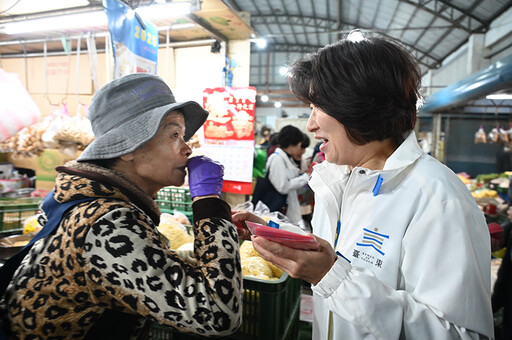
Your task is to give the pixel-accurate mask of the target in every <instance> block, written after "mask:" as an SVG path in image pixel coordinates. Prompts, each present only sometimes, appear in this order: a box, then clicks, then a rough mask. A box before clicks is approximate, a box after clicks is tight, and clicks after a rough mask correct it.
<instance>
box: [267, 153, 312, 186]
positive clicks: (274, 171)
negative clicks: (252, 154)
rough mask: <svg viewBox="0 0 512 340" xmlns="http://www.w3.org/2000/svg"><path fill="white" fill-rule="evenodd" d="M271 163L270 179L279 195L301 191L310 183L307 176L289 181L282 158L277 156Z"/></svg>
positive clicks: (303, 175)
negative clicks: (300, 189) (296, 190)
mask: <svg viewBox="0 0 512 340" xmlns="http://www.w3.org/2000/svg"><path fill="white" fill-rule="evenodd" d="M269 161H271V163H270V166H269V168H268V170H267V171H268V172H269V174H268V179H269V180H270V182H271V183H272V185H273V186H274V188H276V190H277V191H278V192H279V193H281V194H283V195H285V194H288V193H289V192H290V190H295V189H299V188H300V187H302V186H303V185H306V184H307V183H308V178H309V176H308V175H307V174H302V175H300V176H297V177H295V178H292V179H289V178H288V174H287V172H288V169H287V168H286V163H285V161H284V160H283V159H282V158H281V157H280V156H278V155H276V156H274V158H272V160H270V159H269Z"/></svg>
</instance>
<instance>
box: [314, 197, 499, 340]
mask: <svg viewBox="0 0 512 340" xmlns="http://www.w3.org/2000/svg"><path fill="white" fill-rule="evenodd" d="M436 206H437V207H431V208H432V209H430V211H428V213H424V214H423V216H422V217H421V218H420V219H418V220H417V221H412V223H415V224H416V225H415V226H414V231H413V232H411V230H409V231H408V232H407V233H406V235H405V236H404V238H403V240H402V244H403V248H402V254H403V256H402V262H401V263H400V268H399V270H400V272H401V273H402V276H403V277H402V280H403V287H404V289H401V290H397V289H394V288H392V287H390V286H388V285H386V284H384V283H383V282H381V281H380V280H379V279H378V278H377V277H376V276H375V275H374V274H373V273H372V272H371V271H369V270H368V269H365V268H362V267H356V266H351V264H350V263H348V262H347V261H345V260H344V259H342V258H341V257H338V259H337V261H336V262H335V264H334V266H333V267H332V268H331V270H330V271H329V272H328V273H327V274H326V275H325V276H324V277H323V278H322V280H321V281H320V282H319V283H318V284H317V285H316V286H314V287H313V292H314V293H315V294H318V295H319V296H321V297H322V298H323V299H324V301H325V303H326V305H327V307H328V309H329V310H331V311H332V312H333V313H335V314H336V315H338V316H340V317H341V318H343V319H345V320H347V321H348V322H350V323H351V324H352V325H353V326H354V327H356V328H359V329H361V330H362V331H363V332H367V333H371V334H373V335H374V336H375V337H376V338H377V339H398V338H401V336H405V338H407V339H413V338H416V337H417V336H418V334H421V337H422V338H424V339H436V340H439V339H441V340H442V339H489V338H492V337H493V329H492V312H491V310H490V292H489V290H490V287H489V286H490V284H489V281H490V270H489V271H488V270H487V269H488V268H487V261H489V263H490V249H489V250H488V249H487V248H488V247H489V244H490V243H489V236H488V232H487V230H484V229H483V228H482V227H481V226H480V224H481V217H480V216H477V213H480V212H479V211H477V212H475V213H471V212H470V211H468V210H467V209H464V207H463V206H461V204H460V202H458V203H457V202H456V203H454V202H443V203H442V204H439V205H436ZM436 209H437V211H436ZM439 214H442V215H439ZM439 216H445V217H444V218H439ZM484 226H485V224H484ZM411 228H412V227H409V229H411ZM486 232H487V235H486V234H485V233H486ZM487 257H489V259H487ZM489 268H490V264H489ZM487 276H488V277H487Z"/></svg>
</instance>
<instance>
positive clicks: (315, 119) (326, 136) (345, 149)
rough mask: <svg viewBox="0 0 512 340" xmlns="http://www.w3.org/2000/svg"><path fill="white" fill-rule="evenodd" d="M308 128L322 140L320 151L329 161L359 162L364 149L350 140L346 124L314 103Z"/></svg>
mask: <svg viewBox="0 0 512 340" xmlns="http://www.w3.org/2000/svg"><path fill="white" fill-rule="evenodd" d="M307 129H308V131H309V132H313V133H314V134H315V139H318V140H319V141H321V142H322V144H321V145H320V151H322V152H323V153H324V154H325V159H326V160H327V161H328V162H330V163H334V164H338V165H350V166H355V165H357V164H358V163H359V161H360V159H361V156H362V155H361V151H362V150H360V148H359V146H358V145H356V144H353V143H352V142H351V141H350V139H349V138H348V135H347V131H346V129H345V126H343V124H341V123H340V122H338V121H337V120H336V119H334V118H333V117H331V116H329V115H328V114H327V113H325V112H324V111H322V110H321V109H320V108H318V107H316V106H315V105H313V104H311V116H310V117H309V120H308V124H307Z"/></svg>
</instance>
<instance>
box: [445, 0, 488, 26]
mask: <svg viewBox="0 0 512 340" xmlns="http://www.w3.org/2000/svg"><path fill="white" fill-rule="evenodd" d="M436 1H438V2H440V3H442V4H444V5H445V6H448V7H450V8H453V9H455V10H457V11H459V12H461V13H462V14H464V15H465V16H467V17H468V18H469V19H470V20H475V21H476V22H478V23H479V24H480V27H487V26H488V24H487V23H486V22H484V21H483V20H481V19H479V18H477V17H476V16H474V15H473V14H472V13H471V12H469V11H467V10H465V9H464V8H461V7H459V6H457V5H454V4H453V1H446V0H436ZM478 4H479V2H477V1H476V2H474V3H473V5H472V6H471V8H469V10H470V11H471V10H473V9H474V8H475V7H476V6H477V5H478Z"/></svg>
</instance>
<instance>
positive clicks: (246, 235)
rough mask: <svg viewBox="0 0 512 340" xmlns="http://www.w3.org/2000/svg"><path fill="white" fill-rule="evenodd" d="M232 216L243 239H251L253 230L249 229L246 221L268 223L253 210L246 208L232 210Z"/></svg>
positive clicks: (239, 235)
mask: <svg viewBox="0 0 512 340" xmlns="http://www.w3.org/2000/svg"><path fill="white" fill-rule="evenodd" d="M231 218H232V219H233V222H234V223H235V225H236V230H237V231H238V237H239V238H240V239H241V240H250V239H251V232H250V231H249V229H247V226H246V225H245V221H251V222H255V223H259V224H263V225H267V222H265V220H264V219H262V218H261V217H258V216H256V215H255V214H253V213H252V212H250V211H246V210H233V211H231Z"/></svg>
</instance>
